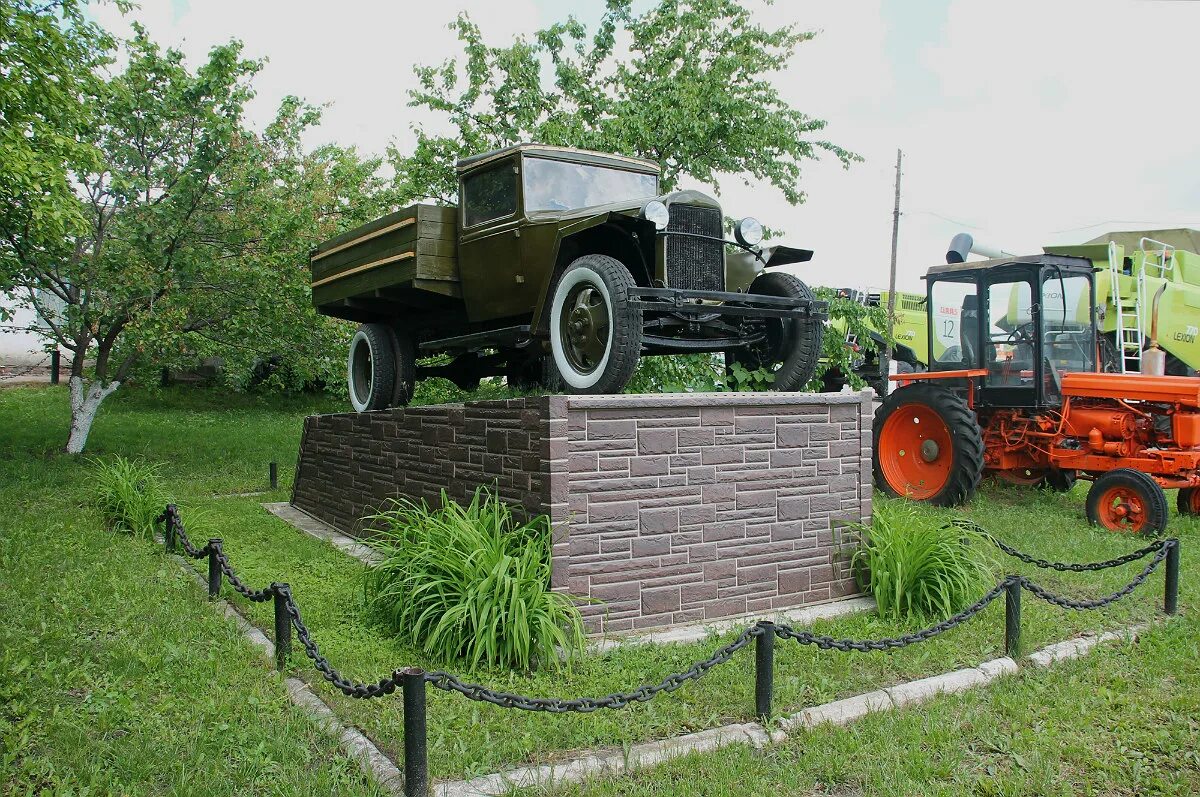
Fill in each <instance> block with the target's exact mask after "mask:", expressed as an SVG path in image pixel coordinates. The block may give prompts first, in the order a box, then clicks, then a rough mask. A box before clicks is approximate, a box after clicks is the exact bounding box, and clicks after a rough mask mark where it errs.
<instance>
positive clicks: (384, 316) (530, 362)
mask: <svg viewBox="0 0 1200 797" xmlns="http://www.w3.org/2000/svg"><path fill="white" fill-rule="evenodd" d="M457 170H458V177H459V202H458V206H457V207H441V206H436V205H427V204H419V205H413V206H412V207H409V208H405V209H404V210H401V211H398V212H396V213H392V214H390V215H388V216H384V217H383V218H381V219H377V220H375V221H373V222H370V223H368V224H365V225H363V226H361V227H358V228H357V229H354V230H350V231H348V232H346V233H343V234H342V235H339V236H337V237H335V238H332V239H330V240H328V241H325V242H323V243H321V244H320V245H319V246H317V247H316V248H315V249H314V250H313V251H312V252H311V254H310V261H309V262H310V265H311V268H312V297H313V304H314V305H315V306H316V308H317V309H318V311H319V312H321V313H323V314H325V315H330V316H334V317H337V318H343V319H347V320H350V321H357V322H359V323H360V326H359V328H358V330H357V331H356V333H355V334H354V337H353V339H352V341H351V345H350V355H349V363H348V368H347V377H348V382H349V387H350V400H351V403H352V405H353V406H354V408H355V409H356V410H358V411H360V412H361V411H367V410H379V409H383V408H385V407H388V406H394V405H403V404H406V403H407V402H408V400H409V399H410V398H411V396H412V391H413V386H414V383H415V380H416V379H417V378H419V377H426V376H444V377H446V378H449V379H451V380H452V381H454V382H455V383H456V384H458V385H459V386H461V387H464V388H470V387H472V386H474V385H476V384H478V382H479V380H480V379H481V378H483V377H486V376H495V375H503V376H506V377H507V378H508V380H509V382H510V384H522V385H533V384H536V383H541V384H543V385H546V386H549V387H552V388H561V389H563V390H565V391H567V392H573V393H617V392H620V391H621V389H622V388H623V387H624V386H625V385H626V383H627V382H628V381H629V379H630V377H631V376H632V375H633V371H634V368H635V367H636V366H637V362H638V358H639V357H640V356H643V355H658V354H679V353H693V352H724V354H725V357H726V361H727V362H728V363H730V364H732V363H733V362H738V363H741V364H743V365H744V366H745V367H747V368H748V369H750V370H755V369H758V368H767V369H769V370H771V371H773V373H774V383H773V385H774V388H775V389H776V390H799V389H801V388H803V387H804V385H805V384H806V383H807V382H808V381H809V379H810V378H811V377H812V375H813V372H814V370H815V368H816V366H817V362H818V358H819V356H820V351H821V336H822V331H823V326H824V320H825V310H826V308H825V305H824V303H823V302H819V301H817V300H815V299H814V298H813V294H812V292H811V291H810V290H809V288H808V286H807V285H805V284H804V282H802V281H801V280H799V279H798V278H796V277H795V276H794V275H792V274H788V273H785V272H780V271H773V270H768V269H771V268H772V267H775V266H780V265H784V264H789V263H801V262H806V261H808V260H810V259H811V258H812V252H811V251H809V250H805V249H794V248H790V247H785V246H763V245H762V237H763V232H762V226H761V225H760V224H759V223H758V222H757V221H755V220H754V219H752V218H744V219H742V220H741V221H740V222H738V223H737V224H736V225H735V228H734V238H735V240H732V241H729V240H726V239H725V235H724V226H723V225H724V216H723V214H722V211H721V207H720V205H719V204H718V202H717V201H716V200H715V199H713V198H712V197H709V196H707V195H705V194H703V193H700V192H697V191H675V192H671V193H668V194H661V193H660V190H659V166H658V164H656V163H654V162H652V161H647V160H642V159H638V158H629V157H624V156H620V155H611V154H604V153H598V152H587V151H583V150H577V149H569V148H565V147H554V146H545V145H537V144H519V145H514V146H509V147H505V148H503V149H498V150H494V151H492V152H486V153H483V154H481V155H476V156H473V157H470V158H465V159H463V160H461V161H459V162H458V165H457ZM435 355H442V356H441V357H435ZM430 358H433V359H430Z"/></svg>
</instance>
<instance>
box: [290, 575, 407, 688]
mask: <svg viewBox="0 0 1200 797" xmlns="http://www.w3.org/2000/svg"><path fill="white" fill-rule="evenodd" d="M269 589H270V592H271V594H272V595H274V594H275V593H278V594H279V595H281V596H282V597H283V600H284V605H285V606H286V607H287V613H288V617H290V618H291V619H292V626H293V627H295V629H296V638H297V639H299V640H300V644H301V645H303V646H304V652H305V654H307V656H308V657H309V658H310V659H312V661H313V665H314V666H315V667H316V668H317V670H318V671H320V673H321V675H323V676H324V677H325V680H326V681H329V683H331V684H333V685H334V686H336V687H337V688H338V689H339V690H341V692H342V694H344V695H346V696H348V697H358V698H372V697H382V696H383V695H390V694H391V693H392V692H395V691H396V684H398V683H399V682H400V678H401V676H403V674H404V671H403V670H395V671H394V672H392V674H391V675H387V676H384V677H383V678H380V679H379V680H378V681H376V682H374V683H358V682H355V681H351V680H350V679H349V678H347V677H345V676H344V675H342V674H341V673H340V672H338V671H337V670H335V669H333V666H332V665H331V664H330V663H329V659H327V658H325V657H324V656H322V655H321V649H320V648H318V647H317V643H316V642H314V641H313V638H312V634H310V633H309V631H308V626H306V625H305V624H304V620H302V619H301V618H300V607H299V606H297V605H296V601H295V600H293V599H292V591H291V590H290V589H289V588H288V587H286V586H284V585H283V584H272V585H271V586H270V588H269Z"/></svg>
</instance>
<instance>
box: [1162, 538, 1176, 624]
mask: <svg viewBox="0 0 1200 797" xmlns="http://www.w3.org/2000/svg"><path fill="white" fill-rule="evenodd" d="M1171 543H1172V544H1171V548H1170V549H1169V550H1168V551H1167V571H1166V578H1165V579H1164V581H1165V584H1164V586H1165V590H1164V595H1163V611H1165V612H1166V613H1167V614H1175V612H1177V611H1179V540H1171Z"/></svg>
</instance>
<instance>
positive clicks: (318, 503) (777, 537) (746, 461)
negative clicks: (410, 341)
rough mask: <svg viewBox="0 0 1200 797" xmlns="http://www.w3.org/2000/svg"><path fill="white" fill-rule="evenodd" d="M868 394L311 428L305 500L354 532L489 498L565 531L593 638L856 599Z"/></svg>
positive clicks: (534, 404) (382, 417)
mask: <svg viewBox="0 0 1200 797" xmlns="http://www.w3.org/2000/svg"><path fill="white" fill-rule="evenodd" d="M870 421H871V401H870V394H852V393H839V394H815V395H814V394H777V393H760V394H747V393H743V394H679V395H656V396H573V397H567V396H547V397H540V398H529V399H514V400H509V401H494V402H479V403H474V404H467V405H440V406H436V407H415V408H409V409H395V410H387V411H384V412H377V413H364V414H357V415H356V414H344V415H327V416H314V417H311V418H309V419H307V422H306V425H305V437H304V442H303V443H302V445H301V457H300V464H299V467H298V470H297V480H296V488H295V492H294V494H293V499H292V503H293V504H295V505H296V506H298V507H300V508H301V509H304V510H305V511H307V512H309V513H310V514H312V515H314V516H316V517H319V518H321V519H322V520H325V521H326V522H329V523H330V524H332V525H334V526H337V527H338V528H341V529H344V530H347V531H350V532H351V533H359V532H361V529H362V527H361V522H360V518H361V517H362V516H363V515H365V514H368V513H369V512H370V511H372V510H373V509H374V508H376V507H378V506H380V505H381V504H382V503H383V502H384V501H385V500H386V499H387V498H389V497H394V496H398V495H402V496H406V497H410V498H425V499H426V500H429V501H431V502H432V501H436V500H437V499H438V496H439V492H440V490H441V489H442V488H443V487H445V488H446V489H447V490H448V492H449V494H450V495H451V497H453V498H455V499H457V500H462V499H464V498H467V497H469V496H470V495H471V493H473V492H474V490H475V488H476V487H478V486H479V485H481V484H491V485H495V486H496V487H498V489H499V492H500V495H501V496H502V497H503V498H505V500H508V501H510V502H512V503H514V504H517V505H520V506H521V507H523V508H524V509H526V510H527V511H531V512H542V513H545V514H548V515H549V516H550V518H551V521H552V522H553V524H554V528H555V542H554V548H553V557H554V559H553V568H552V569H553V575H552V582H553V584H554V586H555V587H556V588H558V589H566V590H569V591H570V592H571V593H572V594H575V595H578V596H580V597H586V598H591V599H595V600H598V601H602V603H584V604H582V606H581V610H582V611H583V613H584V616H585V618H586V619H587V621H588V625H589V628H591V629H592V630H593V631H602V630H603V631H612V632H619V631H629V630H634V629H640V628H648V627H653V626H662V625H669V624H674V623H680V622H688V621H698V620H708V619H714V618H717V617H726V616H730V615H735V614H741V613H745V612H765V611H772V610H775V609H781V608H785V607H794V606H800V605H804V604H808V603H815V602H820V601H827V600H832V599H835V598H838V597H842V596H845V595H850V594H854V592H855V591H856V589H855V585H854V583H853V579H852V578H851V577H850V574H849V572H848V569H847V563H846V559H845V556H844V555H843V553H844V551H843V548H844V542H845V541H844V540H842V539H841V537H843V536H845V535H846V532H845V531H842V530H840V529H839V526H840V525H841V524H842V523H843V522H845V521H860V520H865V519H868V518H869V517H870V513H871V497H870V496H871V487H870V480H871V475H870V471H871V450H870V441H871V432H870Z"/></svg>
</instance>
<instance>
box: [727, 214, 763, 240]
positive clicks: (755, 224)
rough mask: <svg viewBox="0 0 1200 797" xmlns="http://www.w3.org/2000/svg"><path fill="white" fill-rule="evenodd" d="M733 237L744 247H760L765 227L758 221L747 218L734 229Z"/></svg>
mask: <svg viewBox="0 0 1200 797" xmlns="http://www.w3.org/2000/svg"><path fill="white" fill-rule="evenodd" d="M733 237H734V238H737V242H738V243H740V244H741V245H742V246H758V245H759V244H760V243H762V239H763V226H762V224H760V223H759V221H758V219H755V218H751V217H750V216H747V217H746V218H744V219H742V220H741V221H739V222H738V223H737V226H736V227H734V228H733Z"/></svg>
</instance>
